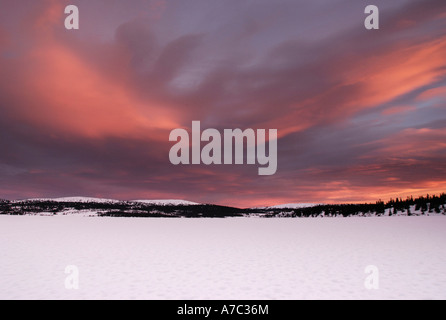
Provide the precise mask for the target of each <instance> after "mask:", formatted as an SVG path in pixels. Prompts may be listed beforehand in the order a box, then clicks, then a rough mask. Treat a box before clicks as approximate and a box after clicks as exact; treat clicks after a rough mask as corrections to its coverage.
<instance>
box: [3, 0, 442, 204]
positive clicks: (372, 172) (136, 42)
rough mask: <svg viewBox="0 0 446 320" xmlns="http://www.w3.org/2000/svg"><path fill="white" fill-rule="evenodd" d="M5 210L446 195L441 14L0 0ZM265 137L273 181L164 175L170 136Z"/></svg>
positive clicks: (188, 170)
mask: <svg viewBox="0 0 446 320" xmlns="http://www.w3.org/2000/svg"><path fill="white" fill-rule="evenodd" d="M3 3H5V7H7V8H8V10H7V11H4V10H2V11H1V13H0V21H1V22H0V70H2V72H1V77H0V114H1V117H0V150H2V152H1V153H0V197H4V198H10V199H15V198H26V197H37V196H69V195H86V196H102V197H114V198H120V199H132V198H184V199H189V200H193V201H198V202H208V203H219V204H227V205H236V206H254V205H273V204H278V203H289V202H345V201H374V200H377V199H379V198H383V199H387V198H389V197H396V196H406V195H409V194H414V195H415V194H416V195H418V194H423V193H435V192H441V191H445V190H446V166H445V163H446V143H445V141H446V140H445V138H446V125H445V123H446V122H445V121H444V120H446V109H445V102H446V60H445V59H444V57H445V56H446V3H445V2H444V0H427V1H419V0H412V1H405V0H404V1H403V0H400V1H392V3H391V4H389V3H388V1H377V2H376V3H375V4H376V5H378V7H379V8H380V12H381V19H380V20H381V26H380V27H381V28H380V30H375V31H367V30H365V28H364V27H363V20H364V17H365V15H364V14H363V10H364V8H365V6H366V5H367V3H366V2H365V1H355V2H354V4H353V3H351V2H345V1H341V0H338V1H328V0H327V1H326V0H318V1H311V2H307V1H291V0H289V1H287V0H281V1H269V0H258V1H248V0H246V1H240V0H237V1H235V0H228V1H224V3H223V2H222V1H204V0H192V1H187V4H186V1H180V0H166V1H162V0H153V1H143V0H132V1H113V2H111V1H105V0H94V1H91V0H90V1H86V0H78V1H70V4H76V5H78V7H79V9H80V12H81V28H80V30H79V31H67V30H65V29H64V27H63V26H64V24H63V20H64V17H65V16H64V13H63V9H64V6H65V5H66V4H68V2H64V1H53V0H45V1H40V2H36V1H20V2H17V1H11V0H4V1H3V2H2V4H3ZM193 120H200V121H201V123H202V127H203V128H205V127H207V128H210V127H212V128H217V129H225V128H241V129H246V128H265V129H269V128H274V129H278V132H279V137H280V139H279V141H278V146H279V152H278V163H279V166H278V172H277V174H276V175H274V176H271V177H259V176H258V175H257V167H253V166H173V165H171V164H170V162H169V158H168V153H169V149H170V147H171V146H172V143H170V142H169V140H168V137H169V133H170V131H171V130H173V129H175V128H178V127H185V128H189V127H190V126H191V122H192V121H193Z"/></svg>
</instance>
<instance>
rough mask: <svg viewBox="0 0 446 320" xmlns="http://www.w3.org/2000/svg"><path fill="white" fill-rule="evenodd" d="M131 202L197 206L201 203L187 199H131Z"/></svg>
mask: <svg viewBox="0 0 446 320" xmlns="http://www.w3.org/2000/svg"><path fill="white" fill-rule="evenodd" d="M129 202H137V203H145V204H151V205H157V206H196V205H199V203H196V202H192V201H186V200H131V201H129Z"/></svg>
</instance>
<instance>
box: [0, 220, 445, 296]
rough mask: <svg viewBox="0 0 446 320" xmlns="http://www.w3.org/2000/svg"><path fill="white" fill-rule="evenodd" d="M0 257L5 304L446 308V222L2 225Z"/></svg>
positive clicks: (36, 222) (45, 222)
mask: <svg viewBox="0 0 446 320" xmlns="http://www.w3.org/2000/svg"><path fill="white" fill-rule="evenodd" d="M0 257H1V263H0V298H1V299H446V272H445V270H446V217H380V218H315V219H311V218H309V219H259V218H229V219H131V218H97V217H94V218H88V217H79V216H54V217H42V216H40V217H39V216H37V217H36V216H0ZM69 265H74V266H76V267H77V269H78V271H79V278H78V279H79V288H78V289H77V290H76V289H67V288H66V287H65V282H66V278H67V277H72V276H73V274H66V273H65V268H66V267H67V266H69ZM368 265H374V266H376V267H378V270H379V289H378V290H368V289H366V288H365V286H364V282H365V280H366V278H367V276H368V274H366V273H365V272H364V270H365V268H366V266H368ZM70 279H71V278H70Z"/></svg>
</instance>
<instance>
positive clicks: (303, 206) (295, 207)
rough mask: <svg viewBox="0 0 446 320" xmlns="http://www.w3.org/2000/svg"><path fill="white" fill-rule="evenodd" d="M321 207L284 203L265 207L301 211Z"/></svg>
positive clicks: (314, 204) (309, 204)
mask: <svg viewBox="0 0 446 320" xmlns="http://www.w3.org/2000/svg"><path fill="white" fill-rule="evenodd" d="M319 205H323V204H321V203H285V204H279V205H277V206H272V207H267V208H271V209H301V208H312V207H317V206H319Z"/></svg>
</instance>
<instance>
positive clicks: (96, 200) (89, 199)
mask: <svg viewBox="0 0 446 320" xmlns="http://www.w3.org/2000/svg"><path fill="white" fill-rule="evenodd" d="M42 201H52V202H76V203H118V202H121V201H120V200H114V199H102V198H92V197H63V198H34V199H25V200H17V201H13V202H16V203H20V202H42Z"/></svg>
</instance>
